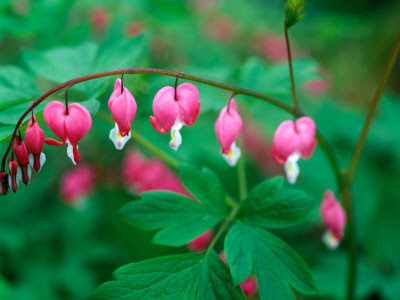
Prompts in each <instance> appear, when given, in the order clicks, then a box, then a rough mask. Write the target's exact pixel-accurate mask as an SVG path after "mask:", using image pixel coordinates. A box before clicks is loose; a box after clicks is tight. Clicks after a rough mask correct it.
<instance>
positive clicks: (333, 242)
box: [322, 230, 340, 251]
mask: <svg viewBox="0 0 400 300" xmlns="http://www.w3.org/2000/svg"><path fill="white" fill-rule="evenodd" d="M322 241H323V243H324V244H325V246H326V247H327V248H328V249H329V250H331V251H333V250H335V249H336V248H337V247H338V246H339V244H340V241H339V240H338V239H337V238H335V236H334V235H333V234H332V232H330V231H329V230H327V231H325V233H324V235H323V236H322Z"/></svg>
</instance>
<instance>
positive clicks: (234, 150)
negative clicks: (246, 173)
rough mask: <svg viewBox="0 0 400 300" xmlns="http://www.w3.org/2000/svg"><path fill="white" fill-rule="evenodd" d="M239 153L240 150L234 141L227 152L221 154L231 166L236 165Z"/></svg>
mask: <svg viewBox="0 0 400 300" xmlns="http://www.w3.org/2000/svg"><path fill="white" fill-rule="evenodd" d="M241 154H242V152H241V151H240V148H239V147H238V146H236V142H234V143H233V144H232V146H231V149H229V153H228V154H222V156H223V157H224V158H225V160H226V162H227V163H228V165H230V166H231V167H233V166H235V165H236V163H237V161H238V160H239V158H240V155H241Z"/></svg>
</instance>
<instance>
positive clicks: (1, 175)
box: [0, 172, 8, 195]
mask: <svg viewBox="0 0 400 300" xmlns="http://www.w3.org/2000/svg"><path fill="white" fill-rule="evenodd" d="M0 184H1V190H0V195H5V194H7V192H8V174H7V173H6V172H0Z"/></svg>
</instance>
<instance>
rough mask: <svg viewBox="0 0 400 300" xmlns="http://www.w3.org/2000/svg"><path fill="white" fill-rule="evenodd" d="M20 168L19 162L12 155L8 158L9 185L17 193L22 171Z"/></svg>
mask: <svg viewBox="0 0 400 300" xmlns="http://www.w3.org/2000/svg"><path fill="white" fill-rule="evenodd" d="M18 170H19V169H18V164H17V161H16V160H15V159H12V158H11V157H9V158H8V173H9V174H10V176H8V185H9V186H10V187H11V189H12V191H13V192H14V193H15V192H16V191H17V189H18V183H19V181H20V179H21V171H20V170H19V171H18Z"/></svg>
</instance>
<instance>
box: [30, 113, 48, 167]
mask: <svg viewBox="0 0 400 300" xmlns="http://www.w3.org/2000/svg"><path fill="white" fill-rule="evenodd" d="M25 141H26V144H27V145H28V147H29V149H30V150H31V152H32V153H31V154H30V155H29V164H30V165H31V167H32V168H33V169H34V170H35V171H36V172H39V171H40V169H41V168H42V166H43V164H44V163H45V162H46V155H44V153H43V152H42V149H43V144H44V132H43V130H42V128H40V126H39V123H38V122H36V118H35V116H34V115H32V118H31V120H30V121H29V123H28V128H27V129H26V131H25Z"/></svg>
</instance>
